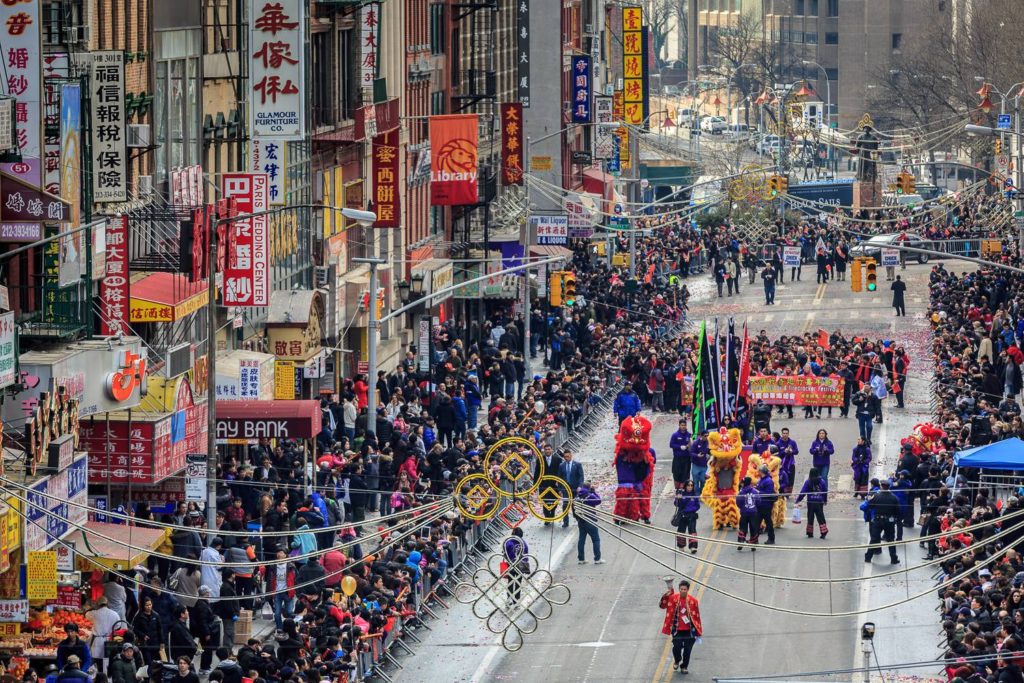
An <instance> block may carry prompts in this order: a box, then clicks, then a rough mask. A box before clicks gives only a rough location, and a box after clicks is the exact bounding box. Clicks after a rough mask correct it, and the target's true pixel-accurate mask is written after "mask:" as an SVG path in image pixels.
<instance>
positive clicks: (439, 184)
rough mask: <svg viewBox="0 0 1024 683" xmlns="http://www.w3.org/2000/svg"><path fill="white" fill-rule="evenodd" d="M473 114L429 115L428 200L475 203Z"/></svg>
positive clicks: (446, 203)
mask: <svg viewBox="0 0 1024 683" xmlns="http://www.w3.org/2000/svg"><path fill="white" fill-rule="evenodd" d="M478 136H479V124H478V122H477V115H476V114H453V115H449V116H431V117H430V203H431V204H432V205H434V206H460V205H466V204H476V203H477V168H478V167H477V142H478Z"/></svg>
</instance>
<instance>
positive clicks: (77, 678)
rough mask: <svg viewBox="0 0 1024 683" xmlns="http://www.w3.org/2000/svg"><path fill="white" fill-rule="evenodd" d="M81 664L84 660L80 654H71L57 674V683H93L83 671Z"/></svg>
mask: <svg viewBox="0 0 1024 683" xmlns="http://www.w3.org/2000/svg"><path fill="white" fill-rule="evenodd" d="M81 666H82V660H81V659H80V658H79V657H78V655H69V656H68V661H67V662H66V663H65V664H64V666H63V668H62V669H61V671H60V673H59V674H57V683H92V679H91V678H89V675H88V674H87V673H85V672H84V671H82V669H81Z"/></svg>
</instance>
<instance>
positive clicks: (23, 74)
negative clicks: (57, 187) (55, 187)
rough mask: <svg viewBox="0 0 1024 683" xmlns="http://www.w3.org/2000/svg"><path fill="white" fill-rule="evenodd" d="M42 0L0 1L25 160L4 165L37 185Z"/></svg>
mask: <svg viewBox="0 0 1024 683" xmlns="http://www.w3.org/2000/svg"><path fill="white" fill-rule="evenodd" d="M42 4H43V3H42V2H41V0H28V1H27V2H25V1H18V2H15V1H12V0H4V1H3V2H0V35H2V36H3V40H0V45H2V46H3V51H2V52H3V64H4V72H3V76H4V79H5V80H6V82H7V88H6V93H7V94H8V95H10V96H11V97H14V98H15V105H14V106H15V117H14V118H15V121H16V122H17V126H18V149H19V151H20V152H21V161H20V162H18V163H12V164H2V165H0V168H2V169H3V171H4V172H5V173H10V174H12V175H16V176H18V177H19V178H21V179H22V180H24V181H25V182H27V183H28V184H30V185H33V186H35V187H39V186H40V184H41V183H42V180H43V176H42V159H41V157H42V146H43V145H42V142H43V106H42V99H43V71H42V61H41V59H40V55H41V54H42V47H41V45H40V40H41V38H40V35H41V34H40V31H41V30H42V21H41V18H40V6H41V5H42Z"/></svg>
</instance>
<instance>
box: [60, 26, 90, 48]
mask: <svg viewBox="0 0 1024 683" xmlns="http://www.w3.org/2000/svg"><path fill="white" fill-rule="evenodd" d="M90 40H92V27H91V26H87V25H82V26H65V27H64V42H65V43H67V44H68V45H84V44H87V43H88V42H89V41H90Z"/></svg>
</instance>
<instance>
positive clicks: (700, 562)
mask: <svg viewBox="0 0 1024 683" xmlns="http://www.w3.org/2000/svg"><path fill="white" fill-rule="evenodd" d="M725 534H726V530H725V529H719V530H717V531H712V532H711V538H725ZM713 550H717V551H718V552H721V550H722V545H721V544H720V543H705V544H704V547H703V548H702V549H701V551H700V554H699V555H698V556H697V568H696V569H694V570H693V575H692V577H691V581H692V582H693V583H697V582H698V581H701V574H702V573H704V570H705V569H706V570H707V574H708V575H710V574H711V569H712V566H711V565H710V564H707V563H706V562H705V561H704V560H708V559H710V560H711V561H712V562H714V559H713V558H711V557H710V555H711V552H712V551H713ZM703 580H704V581H707V576H705V577H704V579H703ZM702 589H703V586H697V587H696V588H694V597H696V598H697V599H698V600H699V599H700V597H699V595H698V592H700V594H701V595H702V594H703V590H702ZM671 654H672V640H671V639H669V640H667V641H665V647H664V648H662V651H661V657H660V658H659V659H658V667H657V668H656V669H655V670H654V678H652V679H651V681H652V683H658V682H659V681H661V679H662V673H663V672H667V673H668V676H669V677H671V674H672V668H671V667H670V666H668V661H669V656H670V655H671Z"/></svg>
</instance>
